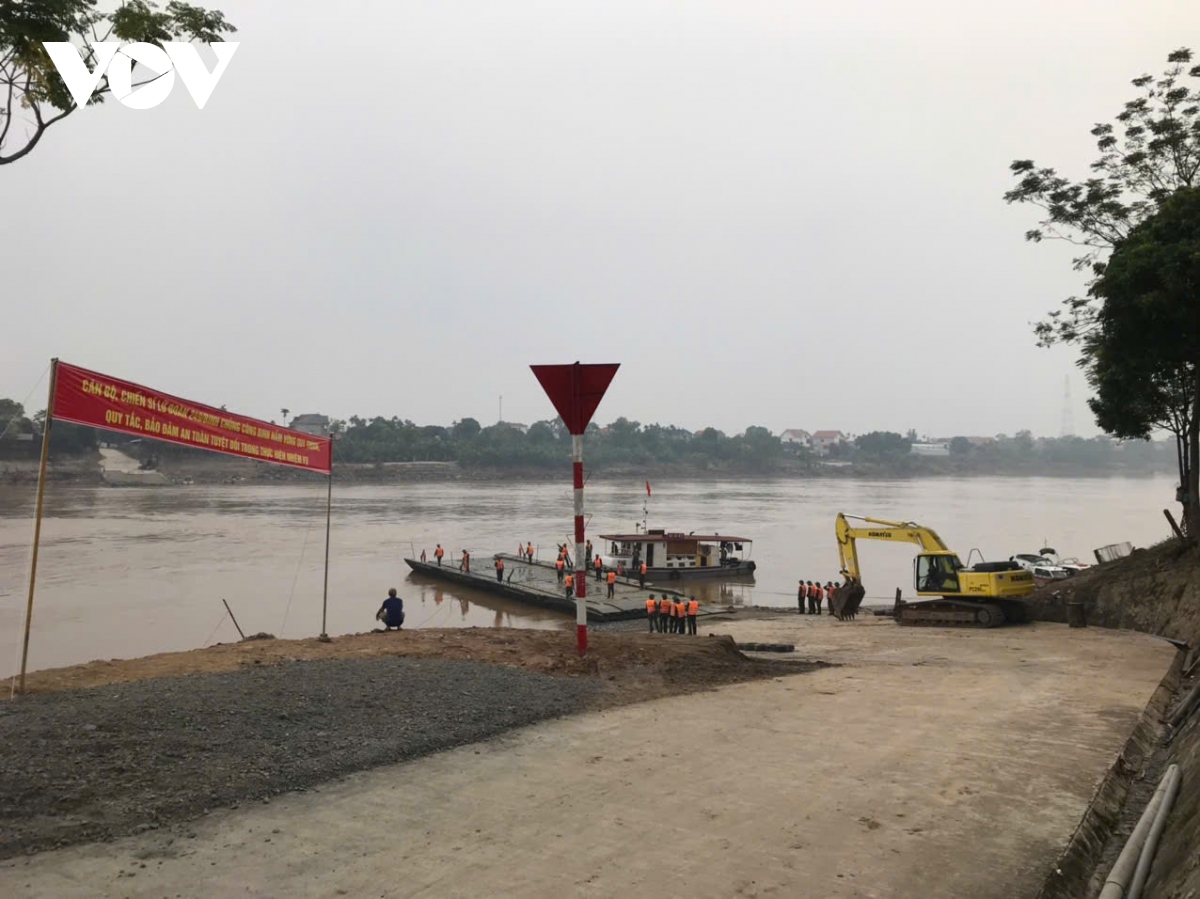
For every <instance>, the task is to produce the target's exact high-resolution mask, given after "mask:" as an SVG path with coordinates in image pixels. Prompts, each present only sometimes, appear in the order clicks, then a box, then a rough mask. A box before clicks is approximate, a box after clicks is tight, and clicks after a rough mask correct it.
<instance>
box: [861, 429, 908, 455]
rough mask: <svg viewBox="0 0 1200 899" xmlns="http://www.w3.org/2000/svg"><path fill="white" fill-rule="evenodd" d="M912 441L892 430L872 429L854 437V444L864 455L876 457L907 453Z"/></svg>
mask: <svg viewBox="0 0 1200 899" xmlns="http://www.w3.org/2000/svg"><path fill="white" fill-rule="evenodd" d="M912 443H913V442H912V441H911V440H909V439H908V438H907V437H902V436H901V435H900V434H896V433H894V432H892V431H872V432H871V433H869V434H861V435H859V436H858V437H855V438H854V445H855V446H856V447H858V451H859V452H861V453H862V454H863V455H865V456H873V457H875V458H877V459H886V458H892V459H895V458H898V457H900V456H906V455H908V453H909V451H910V449H911V447H912Z"/></svg>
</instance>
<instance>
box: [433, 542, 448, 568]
mask: <svg viewBox="0 0 1200 899" xmlns="http://www.w3.org/2000/svg"><path fill="white" fill-rule="evenodd" d="M444 555H446V551H445V550H444V549H442V544H440V543H439V544H438V545H437V549H435V550H434V551H433V557H434V558H435V559H437V560H438V568H441V567H442V556H444Z"/></svg>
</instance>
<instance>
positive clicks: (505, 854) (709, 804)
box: [0, 616, 1174, 899]
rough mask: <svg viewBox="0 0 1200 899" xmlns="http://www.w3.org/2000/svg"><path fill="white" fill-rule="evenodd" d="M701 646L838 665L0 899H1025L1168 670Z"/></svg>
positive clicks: (1136, 660) (904, 643) (65, 854)
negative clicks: (565, 898) (794, 654)
mask: <svg viewBox="0 0 1200 899" xmlns="http://www.w3.org/2000/svg"><path fill="white" fill-rule="evenodd" d="M712 629H713V630H714V631H715V632H718V633H729V634H733V635H734V636H735V637H736V638H737V639H739V640H757V641H764V642H767V641H771V642H774V641H781V640H790V641H792V642H795V643H796V644H797V646H798V648H801V649H803V650H805V652H804V654H805V655H808V656H817V657H824V658H828V659H830V660H831V661H835V662H840V663H842V667H838V668H827V669H823V670H819V671H816V672H812V673H807V674H804V675H802V676H797V677H781V678H778V679H773V680H767V681H757V682H750V683H743V684H736V685H732V686H724V687H720V688H719V689H717V690H715V691H713V692H707V693H691V694H688V695H680V696H678V697H669V698H660V699H655V700H652V701H649V702H646V703H642V704H638V705H632V706H626V707H622V708H615V709H609V710H606V711H598V712H592V713H588V714H584V715H580V716H577V717H573V718H567V719H563V720H559V721H553V722H547V723H543V724H539V725H535V726H533V727H530V728H527V729H525V730H521V731H516V732H512V733H510V734H509V735H507V736H504V737H501V738H499V739H497V740H494V741H492V742H488V743H482V744H474V745H471V746H465V747H461V748H458V749H454V750H451V751H449V752H444V753H440V754H438V755H434V756H430V757H427V758H424V759H421V760H418V761H415V762H411V763H407V764H403V765H397V766H393V767H389V768H382V769H377V770H375V771H371V772H365V773H362V774H358V775H354V776H352V777H349V778H347V779H345V780H343V781H340V782H337V783H336V784H333V785H330V786H327V787H325V788H323V789H322V790H321V791H320V792H319V793H306V794H300V795H291V796H286V797H282V798H279V799H276V800H274V801H272V802H271V804H270V805H261V804H258V805H255V806H253V807H243V808H241V809H239V810H237V811H222V812H218V813H215V814H213V815H210V816H209V817H207V818H205V819H203V820H202V821H200V822H197V823H196V824H194V825H192V826H191V828H190V829H188V828H184V829H183V830H181V831H179V832H175V833H170V834H168V833H165V832H154V833H151V834H145V835H142V836H140V837H134V838H130V839H126V840H122V841H119V842H117V843H114V844H111V845H103V846H84V847H79V848H75V849H67V850H63V851H59V852H51V853H44V854H42V855H38V856H34V857H30V858H25V859H14V860H12V861H9V862H5V863H4V864H3V865H2V866H0V894H3V895H7V896H17V897H24V896H53V897H75V896H89V897H90V896H130V897H161V896H234V895H237V896H259V897H265V896H280V897H283V896H288V897H292V896H298V897H317V896H321V897H324V896H334V895H348V896H355V897H371V896H381V897H399V896H439V897H441V896H482V895H490V896H534V897H542V896H545V897H551V896H553V897H558V896H561V895H564V894H566V895H585V896H649V895H656V896H681V897H682V896H700V897H707V896H712V897H728V896H772V895H773V896H806V895H811V896H823V897H894V899H910V897H911V899H916V897H923V899H925V897H933V899H939V897H940V899H951V897H953V899H961V897H966V896H970V897H973V899H991V897H995V899H1000V897H1004V899H1012V897H1022V896H1032V895H1033V894H1034V893H1035V892H1036V891H1037V888H1038V887H1039V885H1040V883H1041V881H1042V879H1043V877H1044V876H1045V874H1046V872H1047V871H1048V869H1049V867H1050V866H1051V865H1052V864H1053V862H1054V860H1055V858H1056V857H1057V854H1058V852H1059V851H1060V850H1061V848H1062V847H1063V846H1064V845H1065V843H1066V841H1067V840H1068V838H1069V837H1070V835H1071V832H1072V830H1073V829H1074V827H1075V825H1076V824H1077V823H1078V821H1079V819H1080V817H1081V816H1082V814H1083V812H1084V810H1085V808H1086V805H1087V803H1088V801H1089V799H1090V797H1091V795H1092V792H1093V790H1094V788H1095V787H1096V785H1097V784H1098V783H1099V781H1100V779H1101V778H1102V776H1103V775H1104V773H1105V771H1106V770H1107V768H1108V766H1109V765H1110V764H1111V763H1112V762H1113V760H1114V758H1115V756H1116V754H1117V753H1118V751H1119V749H1120V747H1121V745H1122V744H1123V742H1124V740H1125V738H1126V736H1127V734H1128V732H1129V730H1130V729H1131V727H1132V725H1133V723H1134V722H1135V720H1136V719H1137V717H1138V715H1139V714H1140V712H1141V709H1142V708H1143V706H1144V705H1145V703H1146V702H1147V701H1148V699H1149V698H1150V696H1151V694H1152V693H1153V691H1154V689H1155V688H1156V686H1157V685H1158V683H1159V681H1160V679H1161V678H1162V676H1163V675H1164V674H1165V672H1166V671H1167V668H1168V666H1169V665H1170V662H1171V660H1172V658H1173V657H1174V649H1173V647H1171V646H1170V645H1169V644H1167V643H1165V642H1163V641H1160V640H1156V639H1154V638H1151V637H1148V636H1145V635H1141V634H1129V633H1117V632H1111V631H1101V630H1098V629H1094V628H1089V629H1085V630H1069V629H1068V628H1066V627H1065V626H1062V625H1048V624H1037V625H1031V626H1026V627H1021V628H1002V629H997V630H991V631H978V632H972V631H948V630H935V629H923V628H911V629H910V628H904V629H901V628H898V627H896V625H895V624H893V623H892V622H890V621H886V620H880V619H872V618H867V619H860V620H858V621H857V622H846V623H838V622H834V621H832V620H831V619H829V618H824V617H823V618H816V619H808V618H800V617H798V616H789V617H780V618H778V619H774V620H769V619H761V620H751V621H742V622H729V623H714V625H713V627H712ZM663 639H672V638H671V637H664V638H663ZM677 639H683V638H677Z"/></svg>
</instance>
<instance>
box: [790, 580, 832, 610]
mask: <svg viewBox="0 0 1200 899" xmlns="http://www.w3.org/2000/svg"><path fill="white" fill-rule="evenodd" d="M833 590H834V583H833V581H826V582H825V586H824V587H822V586H821V582H820V581H817V582H816V583H813V582H812V581H806V580H804V578H801V579H800V590H799V591H798V592H797V594H796V605H798V606H799V607H800V610H799V611H800V614H801V615H820V614H821V604H822V602H824V601H825V600H826V599H828V600H829V614H830V615H832V614H833ZM806 604H807V607H808V609H807V611H805V605H806Z"/></svg>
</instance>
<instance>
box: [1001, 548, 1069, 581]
mask: <svg viewBox="0 0 1200 899" xmlns="http://www.w3.org/2000/svg"><path fill="white" fill-rule="evenodd" d="M1008 560H1009V561H1010V562H1016V563H1017V564H1018V565H1020V566H1021V567H1022V568H1024V569H1025V570H1026V571H1031V572H1033V579H1034V580H1035V581H1041V582H1046V581H1058V580H1062V579H1063V578H1065V577H1070V576H1071V572H1069V571H1067V569H1066V568H1063V567H1062V566H1060V565H1055V564H1054V563H1053V562H1051V561H1050V560H1049V559H1047V558H1046V557H1045V556H1038V555H1034V554H1033V553H1017V554H1016V555H1015V556H1009V557H1008Z"/></svg>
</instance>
